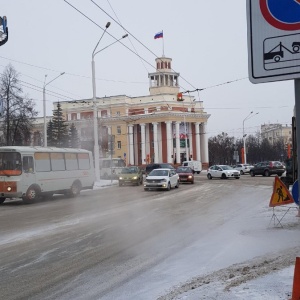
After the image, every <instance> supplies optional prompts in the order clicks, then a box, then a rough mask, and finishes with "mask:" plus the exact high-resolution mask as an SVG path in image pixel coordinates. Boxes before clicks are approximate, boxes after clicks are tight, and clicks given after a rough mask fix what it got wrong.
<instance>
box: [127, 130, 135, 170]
mask: <svg viewBox="0 0 300 300" xmlns="http://www.w3.org/2000/svg"><path fill="white" fill-rule="evenodd" d="M128 133H129V164H131V165H134V156H133V155H134V153H133V125H128Z"/></svg>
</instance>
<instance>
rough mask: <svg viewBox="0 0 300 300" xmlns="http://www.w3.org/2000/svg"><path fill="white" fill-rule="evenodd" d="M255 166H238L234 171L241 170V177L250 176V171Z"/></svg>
mask: <svg viewBox="0 0 300 300" xmlns="http://www.w3.org/2000/svg"><path fill="white" fill-rule="evenodd" d="M253 167H254V166H252V165H249V164H237V165H236V166H234V169H236V170H239V171H240V173H241V175H244V174H247V173H248V174H249V173H250V169H252V168H253Z"/></svg>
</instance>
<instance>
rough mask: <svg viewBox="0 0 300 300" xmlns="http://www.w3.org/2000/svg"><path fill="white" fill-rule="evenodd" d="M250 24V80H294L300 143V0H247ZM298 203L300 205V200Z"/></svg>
mask: <svg viewBox="0 0 300 300" xmlns="http://www.w3.org/2000/svg"><path fill="white" fill-rule="evenodd" d="M247 25H248V69H249V79H250V81H251V82H252V83H262V82H272V81H281V80H290V79H294V82H295V117H296V140H297V145H300V0H284V1H278V0H247ZM297 158H300V147H297ZM298 165H299V166H300V164H299V163H298ZM298 190H300V172H298ZM295 202H296V203H297V202H298V205H299V199H296V200H295Z"/></svg>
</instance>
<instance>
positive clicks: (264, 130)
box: [261, 124, 292, 145]
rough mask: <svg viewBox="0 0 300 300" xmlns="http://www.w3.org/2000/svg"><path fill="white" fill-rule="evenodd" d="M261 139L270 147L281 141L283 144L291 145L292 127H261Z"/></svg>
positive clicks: (280, 125) (276, 125) (272, 125)
mask: <svg viewBox="0 0 300 300" xmlns="http://www.w3.org/2000/svg"><path fill="white" fill-rule="evenodd" d="M261 137H262V139H267V140H268V141H269V142H270V143H271V144H272V145H273V144H275V143H276V142H277V141H280V140H282V141H283V143H284V144H292V126H291V125H287V124H286V125H282V124H264V125H261Z"/></svg>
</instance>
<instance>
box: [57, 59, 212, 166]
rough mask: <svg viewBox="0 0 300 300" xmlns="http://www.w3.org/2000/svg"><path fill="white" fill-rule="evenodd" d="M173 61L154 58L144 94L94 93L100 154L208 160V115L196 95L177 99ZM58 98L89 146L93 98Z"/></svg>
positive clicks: (129, 159)
mask: <svg viewBox="0 0 300 300" xmlns="http://www.w3.org/2000/svg"><path fill="white" fill-rule="evenodd" d="M171 63H172V59H171V58H167V57H164V56H163V57H160V58H157V59H156V72H154V73H149V74H148V78H149V92H150V93H149V95H147V96H140V97H128V96H126V95H118V96H110V97H97V98H96V102H97V103H96V106H97V120H98V133H99V146H100V147H99V148H100V153H99V154H97V155H99V157H100V158H101V157H107V156H109V155H110V154H111V153H112V156H113V157H120V158H123V159H125V160H126V163H127V164H130V165H145V164H148V163H151V162H166V163H172V164H179V163H181V162H182V161H184V160H187V159H193V160H199V161H201V162H202V165H203V168H206V167H207V166H208V162H209V157H208V137H207V134H206V125H207V121H208V118H209V116H210V115H209V114H207V113H206V112H205V111H204V109H203V102H202V101H196V99H195V97H194V96H192V95H189V94H188V93H184V92H183V94H182V99H178V94H179V93H180V88H179V77H180V75H179V73H176V72H174V71H173V70H172V66H171ZM178 100H182V101H178ZM60 104H61V108H62V110H63V114H64V116H65V118H66V120H67V122H68V123H69V124H71V123H74V125H75V127H76V128H77V130H78V134H79V136H80V142H81V147H82V148H86V149H89V150H91V151H93V146H94V141H93V139H94V138H93V99H83V100H77V101H63V102H60ZM56 105H57V103H54V109H55V108H56ZM111 150H113V151H111Z"/></svg>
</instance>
